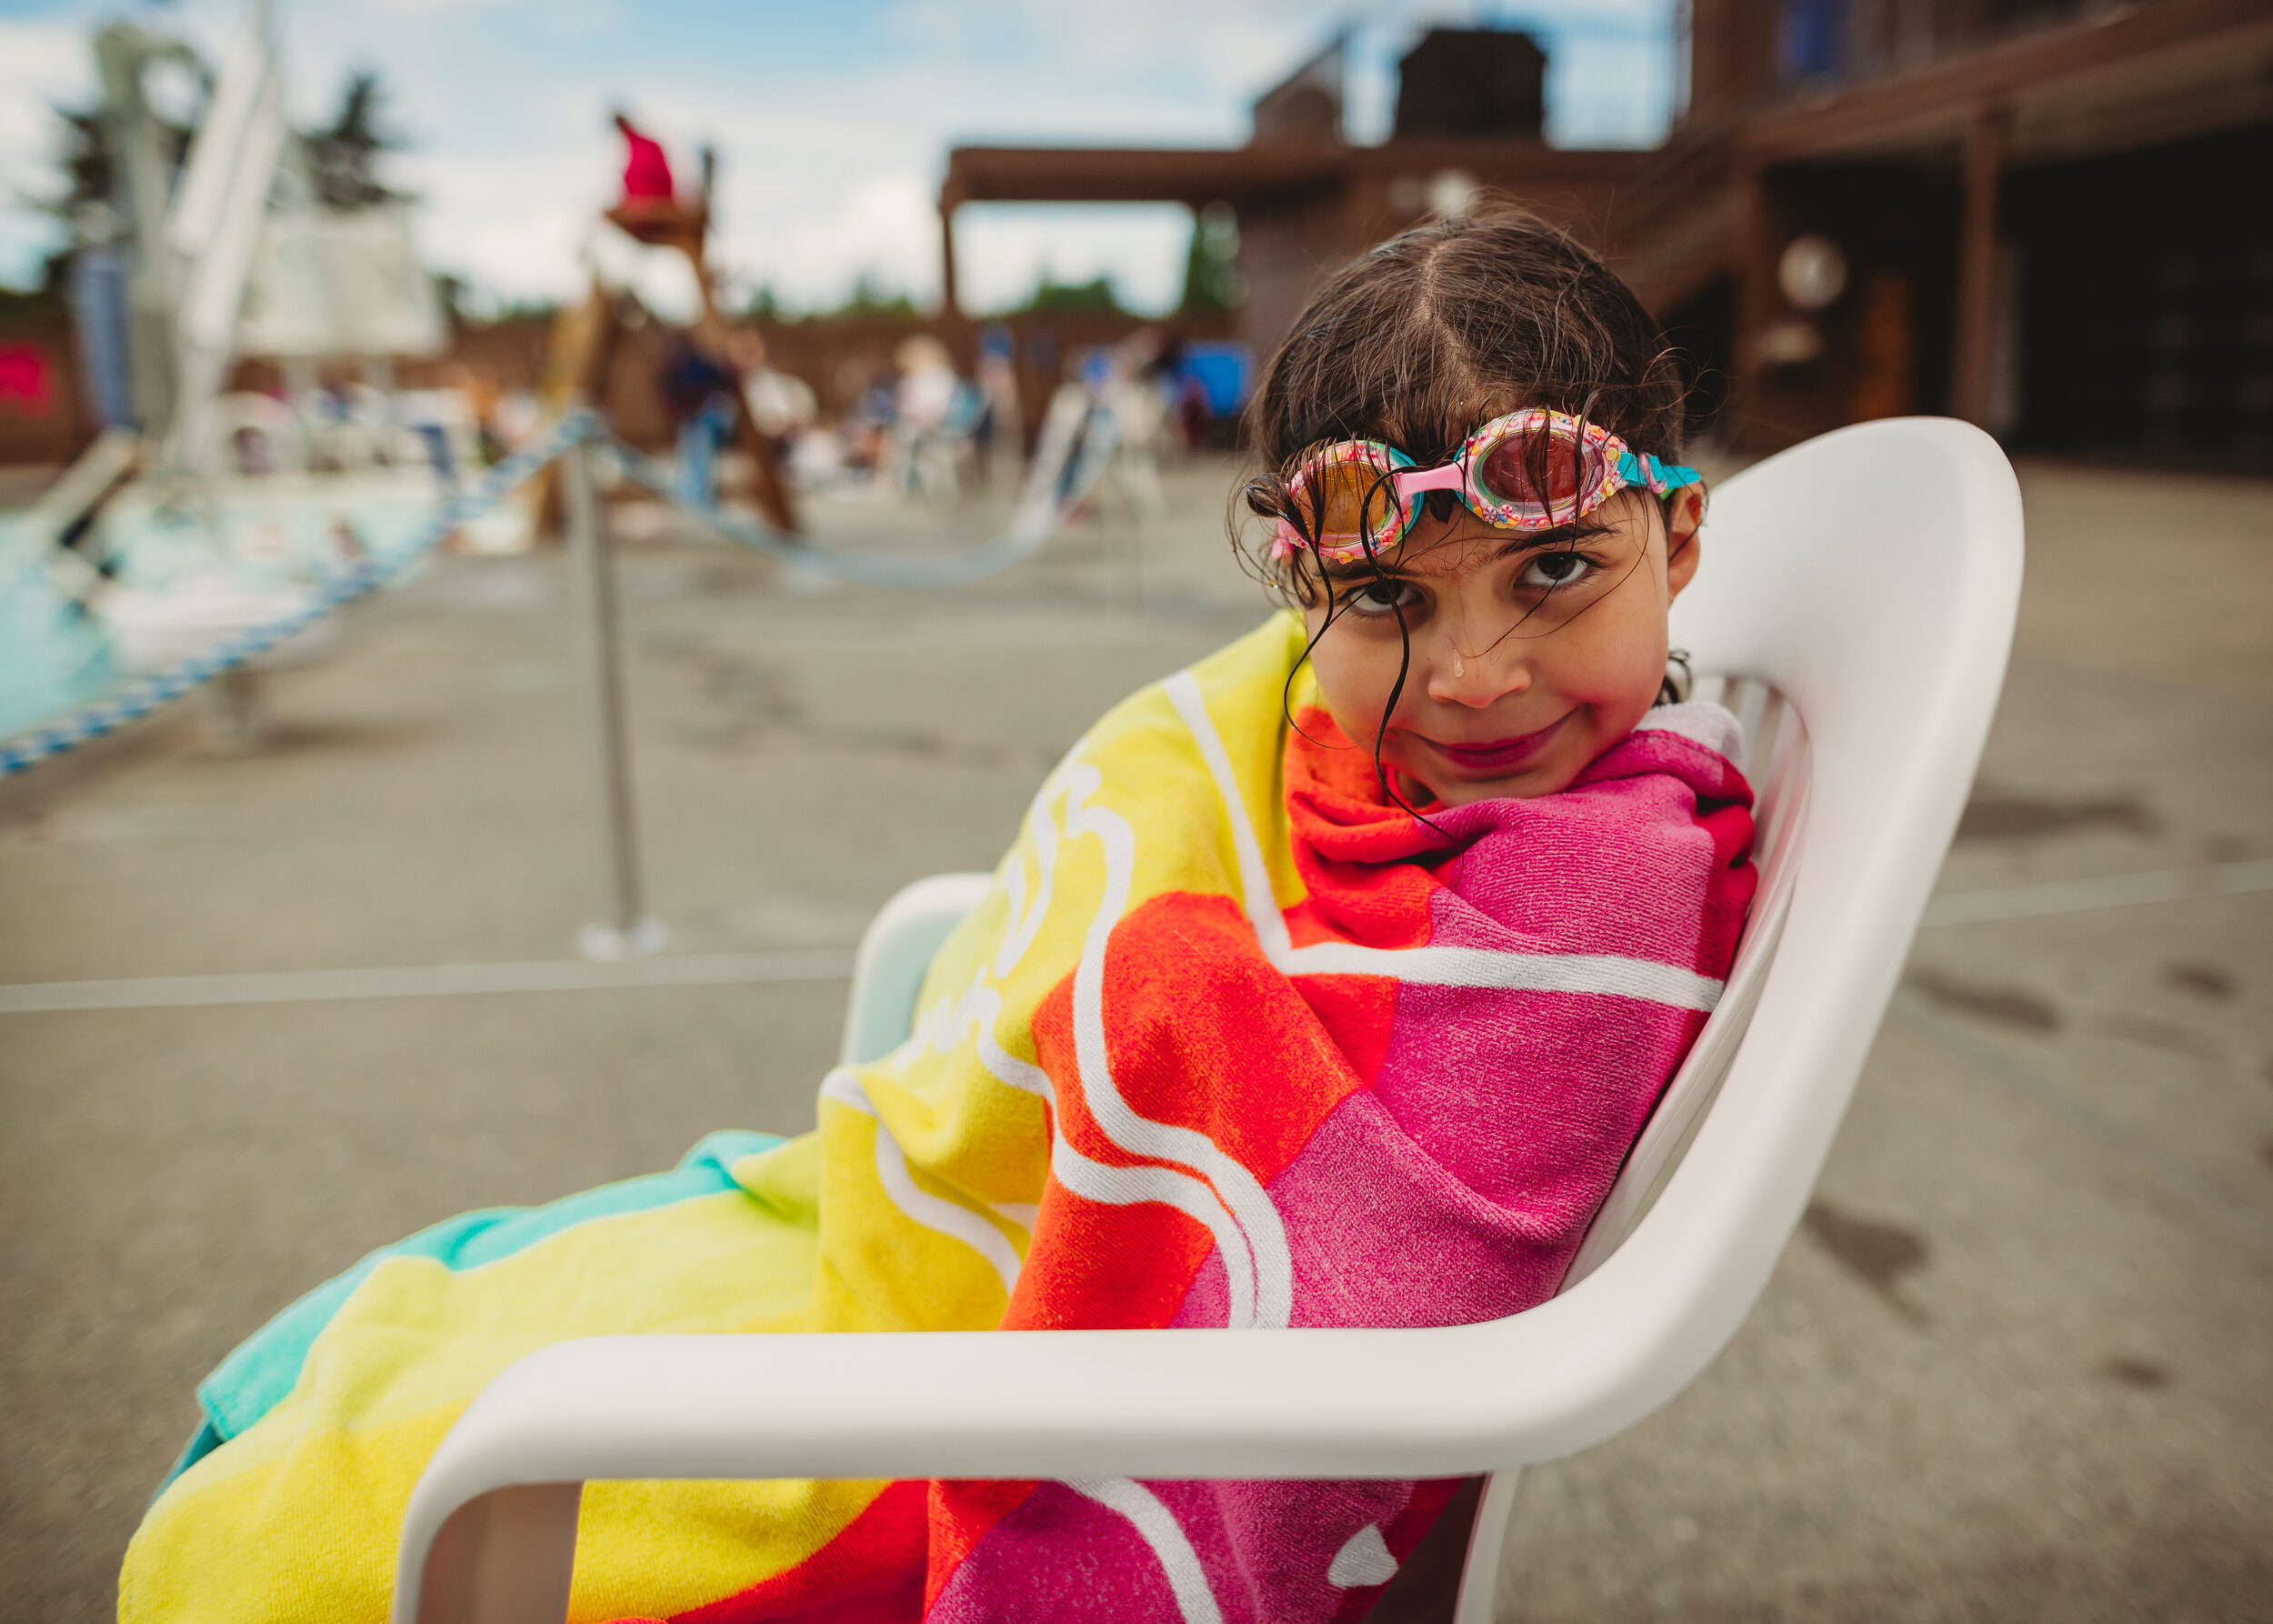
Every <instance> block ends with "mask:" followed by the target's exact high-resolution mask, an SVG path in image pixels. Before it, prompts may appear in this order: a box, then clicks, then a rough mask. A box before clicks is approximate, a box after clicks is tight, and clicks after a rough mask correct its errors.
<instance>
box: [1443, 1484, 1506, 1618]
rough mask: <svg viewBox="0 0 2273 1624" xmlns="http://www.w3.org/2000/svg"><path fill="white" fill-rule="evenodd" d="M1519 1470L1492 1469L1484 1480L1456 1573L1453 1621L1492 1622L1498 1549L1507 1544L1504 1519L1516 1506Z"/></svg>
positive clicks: (1496, 1589)
mask: <svg viewBox="0 0 2273 1624" xmlns="http://www.w3.org/2000/svg"><path fill="white" fill-rule="evenodd" d="M1522 1477H1523V1473H1522V1471H1521V1470H1520V1469H1509V1470H1507V1471H1504V1472H1494V1473H1493V1474H1492V1475H1491V1476H1490V1477H1488V1478H1487V1479H1485V1480H1484V1498H1483V1499H1482V1501H1481V1502H1480V1503H1478V1505H1477V1508H1476V1532H1475V1533H1474V1534H1472V1535H1470V1536H1469V1538H1468V1559H1467V1566H1466V1567H1465V1568H1463V1569H1461V1572H1460V1600H1459V1604H1458V1606H1457V1607H1456V1608H1455V1609H1453V1614H1452V1619H1453V1624H1492V1608H1493V1603H1494V1599H1495V1598H1496V1596H1497V1592H1498V1589H1499V1553H1500V1548H1501V1547H1503V1546H1505V1545H1506V1544H1507V1519H1508V1518H1509V1517H1510V1516H1511V1515H1513V1514H1514V1511H1515V1509H1516V1485H1517V1482H1518V1481H1519V1480H1520V1479H1522Z"/></svg>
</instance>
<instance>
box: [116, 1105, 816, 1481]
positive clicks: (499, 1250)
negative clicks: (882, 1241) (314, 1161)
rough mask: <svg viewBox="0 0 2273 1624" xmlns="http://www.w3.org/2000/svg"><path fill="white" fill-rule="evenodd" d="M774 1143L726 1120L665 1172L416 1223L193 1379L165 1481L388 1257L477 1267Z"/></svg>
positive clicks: (284, 1374)
mask: <svg viewBox="0 0 2273 1624" xmlns="http://www.w3.org/2000/svg"><path fill="white" fill-rule="evenodd" d="M780 1143H782V1139H781V1136H780V1135H778V1134H769V1133H749V1132H745V1131H742V1130H740V1129H731V1128H730V1129H727V1130H726V1131H724V1132H720V1133H714V1134H711V1135H709V1136H707V1137H706V1138H704V1139H703V1141H702V1142H701V1143H700V1144H698V1145H696V1147H695V1148H693V1149H692V1150H690V1151H688V1152H687V1153H686V1157H685V1158H683V1159H682V1160H681V1161H680V1162H679V1165H678V1166H677V1167H676V1168H674V1169H673V1170H672V1171H670V1172H668V1173H651V1174H648V1175H647V1176H646V1177H645V1178H627V1179H625V1180H624V1181H623V1182H622V1183H620V1184H608V1185H603V1186H601V1187H600V1188H598V1189H592V1190H586V1191H584V1192H582V1193H581V1194H578V1195H574V1196H568V1197H565V1198H562V1199H560V1200H558V1201H552V1202H548V1203H546V1205H545V1206H543V1207H496V1208H489V1209H488V1210H486V1211H483V1212H469V1213H466V1214H464V1215H463V1216H461V1217H458V1218H451V1219H449V1220H447V1221H446V1222H444V1223H439V1224H436V1225H435V1226H434V1227H433V1228H430V1229H422V1230H420V1231H419V1232H418V1233H417V1234H416V1235H414V1236H412V1237H411V1238H409V1239H407V1240H400V1241H396V1243H395V1244H394V1245H393V1246H386V1247H381V1248H379V1249H378V1250H377V1251H375V1252H374V1253H372V1254H371V1255H370V1256H369V1257H367V1258H364V1259H363V1261H362V1262H360V1263H358V1264H356V1265H355V1267H354V1268H351V1269H349V1270H348V1271H347V1272H346V1273H345V1274H343V1275H341V1276H339V1277H338V1278H335V1279H333V1280H329V1281H327V1282H325V1284H324V1285H321V1286H318V1287H317V1288H315V1290H313V1291H311V1292H309V1293H308V1294H307V1295H306V1296H305V1297H304V1298H300V1300H299V1301H297V1302H295V1303H294V1304H293V1305H292V1306H291V1307H290V1308H286V1309H285V1310H284V1312H282V1313H281V1314H278V1315H277V1316H276V1317H275V1318H274V1319H271V1320H270V1321H269V1322H268V1323H267V1324H266V1325H265V1326H263V1327H262V1328H260V1329H259V1330H258V1331H256V1332H255V1333H254V1334H253V1336H252V1337H251V1338H249V1339H248V1340H246V1341H245V1343H244V1344H242V1345H241V1346H240V1347H239V1348H237V1349H236V1351H235V1352H234V1353H232V1354H230V1355H229V1357H228V1358H225V1359H223V1360H222V1361H221V1363H220V1365H219V1367H218V1368H215V1371H214V1373H213V1374H212V1375H211V1376H208V1377H207V1378H205V1380H204V1381H203V1382H202V1383H200V1384H199V1386H198V1388H197V1401H198V1403H199V1404H201V1405H202V1406H204V1408H205V1425H204V1426H203V1427H201V1428H200V1429H198V1432H197V1436H196V1437H195V1438H194V1439H191V1440H190V1442H189V1447H188V1448H187V1449H185V1450H184V1451H183V1452H182V1458H181V1459H179V1460H178V1461H176V1462H175V1465H174V1469H173V1470H172V1471H170V1472H168V1473H167V1474H166V1479H165V1480H166V1482H168V1483H171V1482H172V1481H173V1480H174V1479H175V1478H177V1477H179V1476H180V1475H181V1474H182V1473H183V1472H185V1471H186V1470H187V1469H189V1468H190V1467H192V1466H194V1465H195V1464H196V1462H197V1461H198V1460H199V1459H201V1458H203V1457H204V1456H205V1455H209V1454H211V1453H212V1452H213V1451H214V1450H215V1449H218V1448H219V1447H220V1446H221V1445H222V1444H223V1443H224V1442H225V1441H227V1440H228V1439H232V1438H235V1437H236V1436H237V1435H238V1434H239V1433H241V1432H243V1431H244V1430H245V1429H246V1428H248V1427H250V1426H252V1425H253V1423H254V1422H255V1421H257V1420H259V1419H260V1418H261V1417H263V1416H265V1415H266V1414H267V1413H268V1412H269V1411H270V1410H271V1409H274V1408H275V1407H276V1406H277V1405H278V1404H279V1403H281V1402H282V1401H283V1400H284V1398H285V1396H286V1395H287V1394H289V1393H290V1392H291V1391H292V1389H293V1388H294V1387H295V1386H296V1385H297V1384H298V1382H299V1379H300V1367H301V1366H302V1365H303V1364H304V1363H305V1361H306V1359H307V1356H308V1349H309V1348H311V1347H313V1346H314V1345H315V1338H317V1337H318V1336H319V1335H320V1334H322V1332H323V1329H324V1328H325V1326H326V1325H328V1324H330V1323H331V1318H332V1316H333V1315H335V1314H336V1313H338V1312H339V1309H340V1306H341V1305H342V1304H343V1303H345V1301H346V1300H347V1298H349V1297H350V1296H352V1295H353V1294H354V1292H355V1288H356V1287H357V1286H359V1285H361V1284H362V1283H363V1279H364V1277H365V1276H366V1275H368V1274H369V1273H370V1272H371V1271H372V1270H373V1269H375V1268H377V1267H378V1266H379V1265H380V1264H382V1263H384V1262H386V1260H387V1259H388V1258H433V1259H434V1260H435V1261H436V1262H437V1263H440V1264H442V1265H444V1266H445V1267H446V1268H451V1269H466V1268H481V1267H482V1265H484V1264H486V1263H496V1262H497V1261H499V1260H500V1259H502V1258H510V1257H512V1256H513V1255H514V1254H515V1253H516V1252H520V1251H526V1249H527V1248H530V1247H533V1246H535V1245H536V1244H537V1243H538V1242H539V1241H543V1240H547V1239H549V1238H552V1237H553V1236H556V1235H558V1234H560V1233H561V1232H562V1231H564V1230H566V1229H572V1228H576V1226H577V1225H578V1224H588V1223H591V1222H593V1221H595V1220H596V1219H599V1218H621V1217H624V1216H626V1214H629V1213H635V1212H646V1211H651V1210H652V1209H654V1208H658V1207H669V1206H672V1205H674V1204H676V1203H677V1202H680V1201H693V1200H698V1199H700V1198H703V1197H705V1196H716V1195H721V1194H723V1193H725V1192H726V1191H727V1190H731V1189H736V1188H739V1187H738V1186H737V1185H736V1183H735V1182H734V1177H733V1174H732V1172H731V1171H730V1169H731V1168H733V1166H734V1164H735V1163H736V1161H738V1160H739V1159H740V1158H743V1157H746V1156H755V1155H756V1154H757V1153H758V1152H759V1151H761V1150H770V1149H772V1148H774V1147H775V1146H776V1145H778V1144H780ZM160 1487H161V1488H163V1485H161V1486H160Z"/></svg>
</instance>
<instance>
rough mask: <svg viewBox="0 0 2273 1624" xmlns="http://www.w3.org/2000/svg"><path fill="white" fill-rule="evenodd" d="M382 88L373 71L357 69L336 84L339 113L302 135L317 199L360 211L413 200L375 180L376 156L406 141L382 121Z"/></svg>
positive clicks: (383, 154) (404, 193) (382, 154)
mask: <svg viewBox="0 0 2273 1624" xmlns="http://www.w3.org/2000/svg"><path fill="white" fill-rule="evenodd" d="M385 108H386V88H385V86H383V85H381V84H380V83H379V75H378V73H377V71H376V70H375V69H373V68H367V67H365V68H358V69H356V70H355V72H354V73H352V74H350V75H347V83H346V84H345V85H342V86H341V87H340V92H339V111H338V112H337V113H335V114H334V115H333V116H332V122H331V123H330V125H327V126H325V127H323V128H320V129H315V130H310V131H308V132H306V133H305V135H303V136H302V137H301V139H302V141H303V143H304V144H305V151H306V154H307V165H308V179H309V181H310V183H311V184H312V185H314V186H315V199H316V201H317V202H318V203H321V204H324V205H325V206H327V207H330V208H338V209H358V208H375V207H376V206H379V205H381V204H387V203H407V202H409V201H410V200H411V196H410V194H409V193H407V192H397V191H396V190H394V189H393V188H392V187H390V186H388V185H386V184H385V183H384V182H382V181H381V180H380V179H379V163H380V160H381V159H382V158H384V157H385V156H386V155H387V154H388V153H390V152H399V151H401V150H402V148H403V145H404V143H403V139H402V137H401V136H400V135H398V134H396V132H395V131H393V130H390V129H388V128H387V127H386V122H385V117H386V115H385Z"/></svg>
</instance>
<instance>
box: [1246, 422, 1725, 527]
mask: <svg viewBox="0 0 2273 1624" xmlns="http://www.w3.org/2000/svg"><path fill="white" fill-rule="evenodd" d="M1542 435H1544V436H1546V437H1547V446H1545V447H1544V448H1543V449H1542V448H1539V447H1538V446H1537V441H1538V439H1539V436H1542ZM1535 472H1537V473H1542V474H1544V475H1545V476H1546V488H1545V489H1541V488H1539V485H1538V482H1537V480H1536V479H1535V477H1534V474H1535ZM1703 480H1704V476H1702V475H1700V474H1699V473H1698V472H1697V470H1696V469H1695V468H1687V467H1682V466H1678V465H1677V464H1673V463H1664V462H1660V461H1658V460H1657V458H1656V457H1654V456H1637V455H1636V454H1635V453H1634V452H1632V451H1630V450H1628V449H1627V446H1626V442H1625V441H1624V440H1622V439H1620V438H1619V437H1618V436H1616V435H1614V434H1612V433H1611V432H1610V431H1609V430H1608V429H1607V428H1604V427H1603V426H1601V425H1600V424H1598V423H1586V422H1582V421H1580V420H1579V419H1578V418H1577V417H1573V416H1570V415H1569V414H1567V413H1565V412H1557V411H1553V410H1551V409H1549V408H1547V407H1545V406H1530V407H1527V408H1526V409H1525V410H1523V411H1520V412H1510V413H1508V414H1507V416H1504V417H1495V418H1493V419H1492V420H1491V421H1490V422H1489V423H1487V424H1485V425H1484V426H1482V427H1480V428H1478V429H1477V430H1476V432H1475V433H1473V434H1471V435H1469V436H1468V437H1467V439H1466V440H1464V441H1463V442H1461V446H1460V451H1459V455H1458V456H1456V457H1455V458H1454V459H1453V460H1452V461H1451V462H1448V463H1446V464H1444V465H1443V466H1440V467H1434V468H1422V467H1419V466H1417V465H1416V464H1415V463H1414V461H1413V459H1412V458H1411V457H1409V456H1406V455H1405V453H1403V452H1402V451H1399V450H1398V449H1397V447H1396V446H1388V445H1385V444H1383V443H1382V442H1381V441H1379V440H1340V441H1337V442H1336V443H1335V444H1333V445H1331V446H1327V447H1326V448H1325V449H1324V450H1322V451H1320V452H1317V454H1315V455H1314V456H1310V457H1308V458H1307V459H1306V460H1305V461H1304V462H1303V464H1302V466H1300V467H1298V468H1297V469H1296V470H1295V473H1294V475H1293V476H1292V477H1291V478H1289V479H1288V480H1287V503H1288V506H1289V507H1290V508H1296V509H1298V510H1299V511H1301V512H1303V513H1305V514H1310V515H1314V516H1316V519H1317V524H1318V530H1319V534H1318V535H1317V536H1316V537H1315V538H1313V537H1309V536H1305V535H1304V534H1303V533H1302V530H1301V527H1300V526H1297V524H1296V523H1295V522H1294V519H1293V517H1292V516H1282V517H1281V518H1280V519H1279V520H1278V523H1277V528H1276V530H1275V531H1274V533H1273V535H1272V538H1271V556H1272V557H1273V558H1275V559H1277V558H1284V557H1286V556H1288V555H1289V554H1293V553H1307V552H1309V551H1311V548H1312V545H1313V541H1314V540H1315V543H1316V546H1317V555H1318V556H1321V557H1323V558H1325V559H1326V560H1327V561H1328V562H1329V563H1335V564H1341V563H1347V561H1349V560H1351V559H1353V558H1362V557H1364V556H1366V551H1367V542H1368V541H1370V542H1371V544H1372V548H1373V550H1374V551H1375V552H1377V553H1378V552H1382V551H1385V550H1386V549H1387V548H1389V547H1393V546H1397V544H1398V543H1400V542H1402V541H1403V540H1404V539H1405V537H1406V536H1407V534H1408V533H1409V532H1410V531H1411V530H1412V528H1413V526H1415V525H1416V524H1417V523H1418V522H1419V520H1420V514H1421V508H1422V506H1423V502H1422V498H1423V497H1425V496H1427V494H1428V493H1429V492H1431V491H1450V492H1452V493H1453V494H1454V495H1455V496H1458V497H1459V498H1460V500H1461V502H1462V503H1464V504H1465V505H1466V506H1467V510H1468V511H1469V512H1470V513H1473V514H1474V515H1476V516H1477V518H1480V519H1482V520H1483V521H1484V522H1485V523H1486V524H1487V525H1490V526H1493V527H1494V528H1496V529H1500V530H1551V529H1553V528H1555V527H1556V526H1558V525H1569V524H1575V523H1577V521H1578V520H1580V519H1582V518H1584V517H1586V516H1587V515H1588V514H1590V513H1592V512H1593V511H1594V510H1595V509H1596V508H1597V507H1599V506H1602V504H1603V503H1605V502H1607V501H1608V500H1609V498H1610V497H1611V496H1613V495H1615V494H1616V493H1617V492H1618V491H1622V490H1625V489H1627V487H1628V486H1647V488H1648V489H1649V490H1650V491H1651V492H1652V493H1653V494H1655V495H1657V496H1664V495H1665V494H1666V493H1667V491H1671V490H1677V489H1679V488H1680V487H1681V486H1685V485H1698V484H1702V483H1703Z"/></svg>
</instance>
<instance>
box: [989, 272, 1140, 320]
mask: <svg viewBox="0 0 2273 1624" xmlns="http://www.w3.org/2000/svg"><path fill="white" fill-rule="evenodd" d="M1026 313H1031V314H1033V315H1036V316H1126V315H1127V314H1128V312H1127V311H1126V310H1124V309H1122V308H1121V302H1120V300H1119V299H1118V298H1116V297H1115V296H1114V294H1113V283H1112V280H1111V279H1110V278H1109V277H1105V276H1098V277H1096V278H1095V279H1094V280H1092V281H1088V282H1060V281H1058V280H1057V279H1056V277H1055V276H1052V275H1051V274H1050V273H1049V272H1048V271H1046V270H1045V271H1044V272H1043V273H1042V279H1041V281H1040V282H1038V283H1036V285H1035V288H1034V296H1033V297H1032V298H1030V299H1028V300H1027V301H1026V303H1025V304H1024V305H1023V306H1019V308H1018V309H1017V310H1014V311H1012V312H1010V313H1009V314H1011V315H1014V316H1015V315H1020V314H1026Z"/></svg>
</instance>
